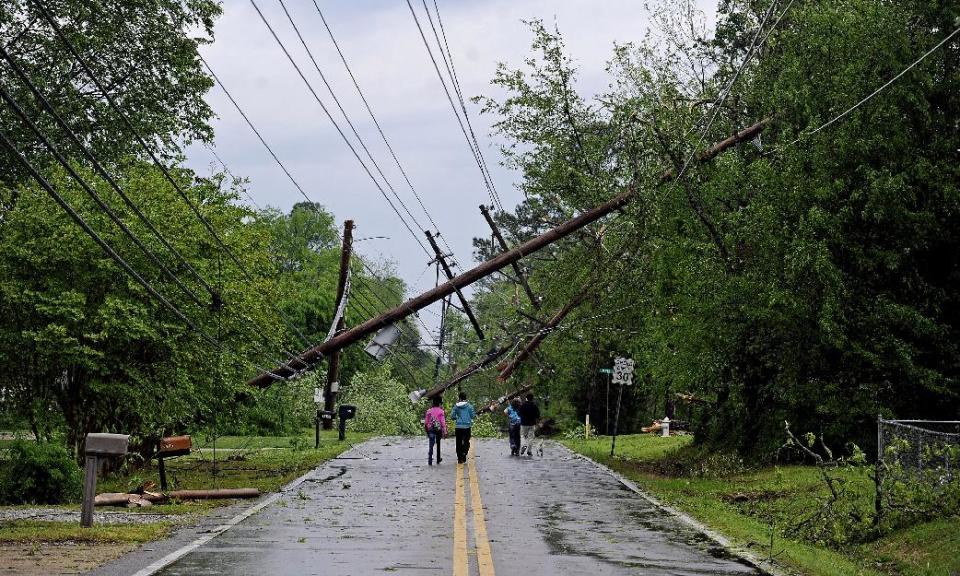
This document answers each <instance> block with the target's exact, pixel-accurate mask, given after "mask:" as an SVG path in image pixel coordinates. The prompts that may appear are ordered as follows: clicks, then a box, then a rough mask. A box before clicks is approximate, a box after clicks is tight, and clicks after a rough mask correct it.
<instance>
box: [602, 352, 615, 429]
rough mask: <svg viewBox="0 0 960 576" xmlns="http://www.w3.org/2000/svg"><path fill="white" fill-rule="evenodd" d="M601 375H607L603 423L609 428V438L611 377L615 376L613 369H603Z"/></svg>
mask: <svg viewBox="0 0 960 576" xmlns="http://www.w3.org/2000/svg"><path fill="white" fill-rule="evenodd" d="M600 373H601V374H606V375H607V398H606V400H605V401H604V404H605V407H606V416H604V418H603V423H604V425H606V427H607V436H609V435H610V376H611V375H612V374H613V368H601V369H600Z"/></svg>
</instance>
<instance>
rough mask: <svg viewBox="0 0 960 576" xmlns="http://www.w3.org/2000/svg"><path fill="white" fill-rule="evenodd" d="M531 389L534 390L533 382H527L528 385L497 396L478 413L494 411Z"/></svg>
mask: <svg viewBox="0 0 960 576" xmlns="http://www.w3.org/2000/svg"><path fill="white" fill-rule="evenodd" d="M531 390H533V384H527V385H526V386H523V387H522V388H518V389H516V390H514V391H513V392H511V393H509V394H507V395H506V396H501V397H500V398H497V399H496V400H494V401H493V402H491V403H490V404H488V405H486V406H484V407H483V408H481V409H479V410H477V414H486V413H487V412H493V411H494V410H496V409H497V407H499V406H502V405H503V403H504V402H509V401H511V400H513V399H514V398H519V397H521V396H523V395H524V394H526V393H527V392H529V391H531Z"/></svg>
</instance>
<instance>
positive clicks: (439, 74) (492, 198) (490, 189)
mask: <svg viewBox="0 0 960 576" xmlns="http://www.w3.org/2000/svg"><path fill="white" fill-rule="evenodd" d="M406 2H407V6H408V7H409V8H410V14H411V15H412V16H413V21H414V22H415V23H416V25H417V30H418V31H419V32H420V38H421V39H422V40H423V45H424V47H425V48H426V49H427V54H428V55H429V56H430V61H431V62H432V63H433V68H434V70H436V72H437V77H438V78H439V79H440V84H441V85H442V86H443V91H444V93H445V94H446V95H447V101H448V102H449V103H450V107H451V108H452V109H453V115H454V116H456V118H457V123H458V124H459V125H460V131H461V132H462V133H463V137H464V138H465V139H466V141H467V146H468V147H469V148H470V151H471V153H472V154H473V159H474V161H475V162H476V164H477V168H479V169H480V175H481V176H482V177H483V183H484V185H485V187H486V188H487V193H488V194H489V195H490V201H491V202H493V203H494V204H498V202H497V196H496V194H495V193H494V191H493V187H492V186H491V182H490V181H489V180H487V174H486V172H485V171H484V169H483V164H482V163H481V161H480V156H479V155H478V153H477V152H478V151H477V149H475V148H474V146H473V142H472V141H471V140H470V136H469V135H468V134H467V129H466V127H465V126H464V124H463V120H462V119H461V118H460V113H459V112H458V111H457V106H456V104H454V103H453V97H452V96H451V95H450V90H449V89H448V88H447V83H446V81H445V80H444V79H443V73H442V72H440V66H439V65H438V64H437V59H436V58H435V57H434V56H433V50H432V49H431V48H430V43H429V42H428V41H427V36H426V34H425V33H424V32H423V27H422V26H421V25H420V19H419V18H418V17H417V13H416V11H415V10H414V9H413V4H411V2H410V0H406Z"/></svg>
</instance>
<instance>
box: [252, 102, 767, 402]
mask: <svg viewBox="0 0 960 576" xmlns="http://www.w3.org/2000/svg"><path fill="white" fill-rule="evenodd" d="M769 122H770V119H769V118H766V119H764V120H761V121H760V122H757V123H756V124H754V125H752V126H749V127H748V128H745V129H743V130H741V131H740V132H737V133H736V134H734V135H732V136H730V137H728V138H726V139H724V140H722V141H720V142H718V143H716V144H714V145H713V146H711V147H709V148H707V149H706V150H704V151H703V152H702V153H700V155H699V156H698V157H697V161H698V162H706V161H708V160H710V159H712V158H714V157H715V156H716V155H717V154H719V153H720V152H722V151H723V150H726V149H728V148H731V147H733V146H735V145H737V144H739V143H740V142H745V141H749V140H751V139H753V138H755V137H756V135H757V134H759V133H760V132H761V131H763V129H764V127H765V126H766V125H767V124H769ZM673 174H674V172H673V170H666V171H664V172H663V174H661V176H660V178H659V182H658V183H663V182H666V181H669V180H670V179H671V178H672V177H673ZM636 195H637V189H636V188H635V187H633V186H629V187H627V189H626V190H623V191H622V192H620V193H619V194H617V195H616V196H615V197H613V198H611V199H610V200H607V201H606V202H604V203H603V204H600V205H599V206H597V207H595V208H593V209H591V210H587V211H586V212H584V213H582V214H580V215H579V216H576V217H575V218H572V219H570V220H567V221H566V222H564V223H562V224H560V225H558V226H556V227H555V228H553V229H551V230H548V231H547V232H544V233H543V234H541V235H539V236H537V237H535V238H531V239H530V240H527V241H526V242H524V243H523V244H520V245H519V246H515V247H514V248H512V249H511V250H508V251H507V252H504V253H502V254H498V255H497V256H495V257H493V258H491V259H490V260H487V261H486V262H483V263H481V264H479V265H477V266H475V267H473V268H471V269H470V270H467V271H466V272H464V273H463V274H461V275H459V276H455V277H453V278H451V279H450V280H448V281H447V282H444V283H443V284H441V285H439V286H437V287H435V288H433V289H432V290H428V291H426V292H424V293H423V294H420V295H419V296H416V297H414V298H411V299H410V300H407V301H406V302H403V303H402V304H400V305H399V306H396V307H395V308H392V309H390V310H387V311H386V312H384V313H382V314H380V315H379V316H376V317H374V318H370V319H369V320H367V321H366V322H363V323H362V324H359V325H358V326H354V327H353V328H350V329H347V330H344V331H343V332H341V333H340V334H338V335H336V336H334V337H333V338H331V339H330V340H327V341H325V342H322V343H320V344H318V345H316V346H314V347H312V348H309V349H307V350H304V351H303V352H302V353H301V354H300V356H299V358H298V359H296V360H292V361H291V362H289V363H288V364H285V365H283V366H278V367H276V368H274V369H273V370H272V371H271V372H263V373H261V374H259V375H258V376H256V377H254V378H251V379H250V380H248V381H247V384H248V385H250V386H256V387H258V388H266V387H268V386H270V385H271V384H273V382H274V381H276V380H282V379H284V378H286V377H289V376H292V375H293V374H295V373H297V371H298V370H306V369H309V368H310V367H311V366H313V365H314V364H316V363H317V362H319V361H320V360H321V359H322V358H323V357H324V356H325V355H326V354H330V353H331V352H333V351H335V350H340V349H342V348H344V347H346V346H349V345H351V344H353V343H355V342H358V341H360V340H361V339H363V338H366V337H367V336H369V335H371V334H373V333H374V332H376V331H377V330H379V329H381V328H383V327H385V326H389V325H390V324H393V323H394V322H397V321H399V320H402V319H403V318H406V317H407V316H409V315H411V314H413V313H415V312H417V311H418V310H421V309H423V308H425V307H427V306H429V305H430V304H433V303H434V302H436V301H438V300H440V299H441V298H443V297H445V296H449V295H450V294H453V293H455V292H457V291H458V290H460V289H461V288H464V287H466V286H469V285H471V284H473V283H474V282H476V281H477V280H480V279H481V278H485V277H487V276H489V275H490V274H493V273H494V272H497V271H498V270H500V269H501V268H504V267H506V266H509V265H510V264H512V263H514V262H516V261H518V260H520V259H521V258H523V257H525V256H529V255H531V254H533V253H534V252H537V251H538V250H540V249H542V248H544V247H545V246H549V245H550V244H553V243H554V242H556V241H557V240H560V239H561V238H564V237H566V236H569V235H570V234H572V233H573V232H576V231H577V230H579V229H580V228H583V227H584V226H587V225H589V224H592V223H593V222H596V221H597V220H599V219H600V218H603V217H604V216H606V215H608V214H610V213H611V212H614V211H616V210H619V209H621V208H623V207H624V206H626V205H627V204H628V203H630V201H631V200H633V199H634V197H635V196H636Z"/></svg>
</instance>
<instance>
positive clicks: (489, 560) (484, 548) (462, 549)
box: [453, 452, 495, 576]
mask: <svg viewBox="0 0 960 576" xmlns="http://www.w3.org/2000/svg"><path fill="white" fill-rule="evenodd" d="M466 471H469V472H470V507H471V508H473V536H474V541H475V543H476V553H477V568H478V569H479V573H480V576H495V573H494V570H493V555H492V554H491V553H490V540H489V539H488V538H487V521H486V518H485V516H484V513H483V501H482V500H481V499H480V478H479V476H478V475H477V466H476V462H475V460H474V457H473V453H472V452H471V453H470V455H469V457H468V460H467V465H466V466H464V465H463V464H457V494H456V499H455V501H454V515H453V522H454V525H453V575H454V576H468V573H469V559H468V556H467V504H466V498H465V487H464V478H463V476H464V473H465V472H466Z"/></svg>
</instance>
